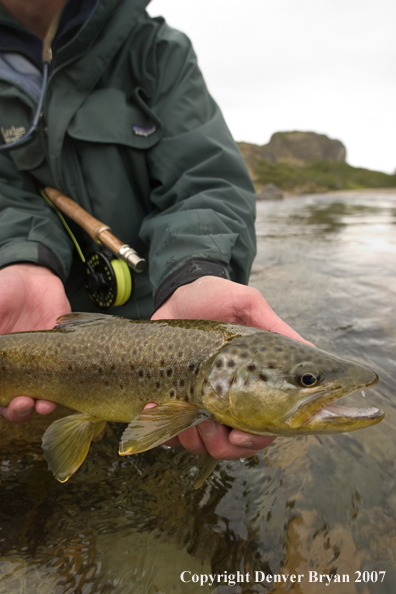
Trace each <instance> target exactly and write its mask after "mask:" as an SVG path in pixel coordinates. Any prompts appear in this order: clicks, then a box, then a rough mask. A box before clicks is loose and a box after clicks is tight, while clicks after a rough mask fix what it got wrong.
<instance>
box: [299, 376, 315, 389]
mask: <svg viewBox="0 0 396 594" xmlns="http://www.w3.org/2000/svg"><path fill="white" fill-rule="evenodd" d="M298 379H299V382H300V384H301V385H302V386H304V388H312V387H313V386H315V385H316V384H317V383H318V378H317V377H316V376H315V375H314V374H313V373H309V372H306V373H303V374H301V375H300V377H299V378H298Z"/></svg>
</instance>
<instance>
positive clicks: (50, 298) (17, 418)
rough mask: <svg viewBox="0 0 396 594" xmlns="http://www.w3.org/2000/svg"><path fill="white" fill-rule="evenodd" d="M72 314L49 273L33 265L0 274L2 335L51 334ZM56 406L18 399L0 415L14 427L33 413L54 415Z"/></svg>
mask: <svg viewBox="0 0 396 594" xmlns="http://www.w3.org/2000/svg"><path fill="white" fill-rule="evenodd" d="M69 311H70V304H69V302H68V300H67V297H66V294H65V290H64V287H63V284H62V282H61V280H60V279H59V278H58V277H57V276H55V275H54V274H53V273H52V272H51V271H50V270H48V269H47V268H44V267H42V266H35V265H33V264H15V265H13V266H8V267H7V268H3V269H2V270H0V334H7V333H9V332H23V331H29V330H49V329H51V328H53V327H54V326H55V324H56V319H57V318H58V317H59V316H60V315H62V314H64V313H67V312H69ZM55 406H56V404H55V403H54V402H50V401H48V400H33V399H32V398H28V397H27V396H22V395H21V396H17V397H16V398H14V399H13V400H12V401H11V402H10V404H9V405H8V406H7V407H0V414H1V415H2V416H3V417H4V418H5V419H7V420H8V421H11V422H13V423H24V422H25V421H27V420H28V419H29V418H30V417H31V415H32V413H33V411H34V410H36V411H37V412H38V413H39V414H44V415H45V414H48V413H50V412H52V411H53V410H54V408H55Z"/></svg>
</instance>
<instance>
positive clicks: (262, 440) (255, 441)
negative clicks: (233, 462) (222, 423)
mask: <svg viewBox="0 0 396 594" xmlns="http://www.w3.org/2000/svg"><path fill="white" fill-rule="evenodd" d="M228 439H229V441H230V443H231V444H232V445H234V446H239V447H244V448H253V449H255V450H262V449H264V448H266V447H267V446H269V445H270V444H271V443H272V442H273V441H274V440H275V439H276V438H275V437H271V436H269V435H252V434H251V433H245V432H244V431H239V429H232V431H231V432H230V434H229V437H228Z"/></svg>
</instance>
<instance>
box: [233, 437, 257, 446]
mask: <svg viewBox="0 0 396 594" xmlns="http://www.w3.org/2000/svg"><path fill="white" fill-rule="evenodd" d="M232 443H233V445H235V446H239V447H241V448H252V447H253V442H252V440H251V438H249V437H242V436H241V437H238V438H236V437H234V438H233V440H232Z"/></svg>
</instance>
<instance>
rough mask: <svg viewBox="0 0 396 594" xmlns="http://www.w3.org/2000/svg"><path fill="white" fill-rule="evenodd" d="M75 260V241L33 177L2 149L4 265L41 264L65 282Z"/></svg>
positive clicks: (0, 264)
mask: <svg viewBox="0 0 396 594" xmlns="http://www.w3.org/2000/svg"><path fill="white" fill-rule="evenodd" d="M71 260H72V242H71V240H70V239H69V237H68V236H67V234H66V232H65V230H64V229H63V227H62V224H61V222H60V221H59V219H58V216H57V215H56V213H55V212H54V211H52V209H51V208H50V207H49V206H48V205H47V203H46V202H45V201H44V199H43V198H42V197H41V196H40V194H39V193H38V190H37V187H36V184H35V182H34V179H33V177H32V176H31V175H30V174H29V173H27V172H25V171H18V169H17V168H16V166H15V164H14V162H13V160H12V158H11V156H10V154H9V153H7V152H0V268H4V267H5V266H9V265H11V264H18V263H22V262H23V263H31V264H38V265H41V266H45V267H47V268H49V269H50V270H52V271H53V272H54V273H55V274H56V275H57V276H59V277H60V278H61V280H62V281H65V279H66V277H67V275H68V272H69V270H70V266H71Z"/></svg>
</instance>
